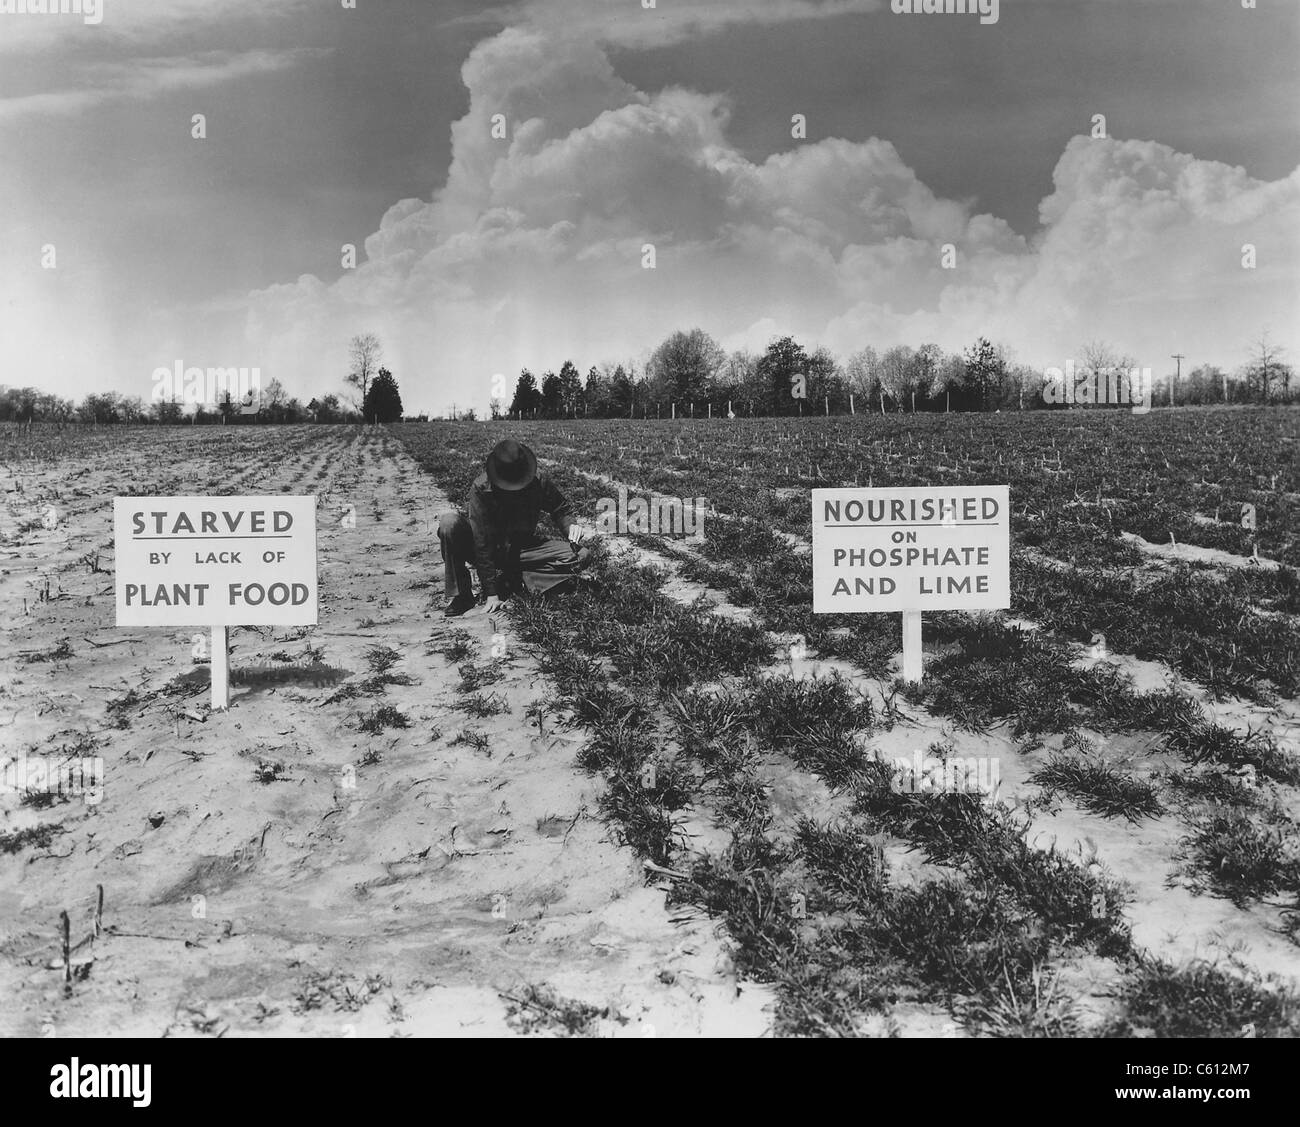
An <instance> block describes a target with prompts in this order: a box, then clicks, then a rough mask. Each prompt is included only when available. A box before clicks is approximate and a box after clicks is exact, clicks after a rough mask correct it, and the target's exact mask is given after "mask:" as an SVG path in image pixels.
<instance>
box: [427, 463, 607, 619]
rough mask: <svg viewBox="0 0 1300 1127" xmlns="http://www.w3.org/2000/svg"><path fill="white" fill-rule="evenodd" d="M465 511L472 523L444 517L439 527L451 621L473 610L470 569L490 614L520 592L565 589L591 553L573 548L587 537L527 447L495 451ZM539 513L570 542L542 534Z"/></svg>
mask: <svg viewBox="0 0 1300 1127" xmlns="http://www.w3.org/2000/svg"><path fill="white" fill-rule="evenodd" d="M468 508H469V515H468V516H466V514H464V513H461V512H450V513H443V515H442V517H441V518H440V519H439V521H438V540H439V541H440V542H441V544H442V562H443V569H444V575H445V579H446V590H447V598H448V600H449V601H448V603H447V607H446V610H445V611H444V613H445V614H446V615H447V617H448V618H455V617H456V616H458V615H462V614H464V613H465V612H466V611H467V610H469V609H470V608H471V607H473V606H474V602H475V600H474V594H473V591H472V589H471V587H470V577H469V564H470V562H471V561H472V562H473V564H474V569H475V570H476V571H477V572H478V578H479V587H480V589H481V591H482V594H483V596H484V597H485V598H486V600H487V609H488V610H489V611H492V610H495V609H496V608H498V607H499V606H500V605H501V603H502V602H504V601H505V600H506V599H508V598H509V597H510V596H511V595H512V594H514V593H515V592H517V591H520V590H524V589H526V590H529V591H533V592H537V593H540V592H543V591H549V590H551V589H552V588H554V587H558V586H560V585H561V584H564V583H568V582H570V581H571V580H572V579H573V577H574V575H575V574H576V573H577V569H578V568H579V567H580V566H581V564H582V561H583V557H584V556H585V554H586V553H585V552H582V553H579V552H577V551H575V549H574V546H573V545H574V544H576V543H577V542H578V541H580V540H582V539H583V530H582V529H581V527H579V526H578V525H575V524H574V523H573V507H572V506H571V505H570V504H569V502H568V501H567V500H566V499H565V497H564V494H562V493H561V492H560V491H559V490H558V489H557V488H556V487H555V485H554V484H553V483H552V482H551V481H550V480H549V479H548V478H547V477H546V475H545V474H540V473H538V472H537V457H536V455H534V454H533V452H532V451H531V450H529V449H528V447H527V446H524V445H522V444H521V443H518V442H515V441H513V440H512V439H506V440H505V441H504V442H498V443H497V445H496V446H494V447H493V448H492V452H491V453H490V454H489V455H488V456H487V462H486V465H485V467H484V472H483V473H481V474H479V475H478V477H477V478H475V479H474V484H473V485H472V486H470V490H469V505H468ZM542 513H547V514H549V516H550V518H551V520H552V521H553V522H554V524H555V526H556V528H558V529H560V530H561V531H563V532H565V534H566V535H567V536H568V539H567V540H561V539H557V538H550V537H546V536H542V535H540V534H539V533H538V530H537V522H538V519H539V518H540V516H541V514H542Z"/></svg>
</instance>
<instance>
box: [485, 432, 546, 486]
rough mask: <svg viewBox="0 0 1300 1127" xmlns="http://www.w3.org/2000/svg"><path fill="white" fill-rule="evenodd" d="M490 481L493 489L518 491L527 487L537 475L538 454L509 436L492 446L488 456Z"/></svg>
mask: <svg viewBox="0 0 1300 1127" xmlns="http://www.w3.org/2000/svg"><path fill="white" fill-rule="evenodd" d="M487 475H488V481H490V482H491V483H492V488H493V489H502V490H505V491H506V492H507V493H517V492H518V491H519V490H520V489H527V488H528V487H529V486H530V485H531V484H532V483H533V479H534V478H535V477H536V476H537V455H536V454H534V453H533V452H532V451H531V450H529V449H528V447H527V446H524V445H523V444H522V443H519V442H516V441H515V440H514V439H513V438H507V439H505V440H504V441H502V442H498V443H497V444H496V445H495V446H494V447H492V453H490V454H489V455H488V456H487Z"/></svg>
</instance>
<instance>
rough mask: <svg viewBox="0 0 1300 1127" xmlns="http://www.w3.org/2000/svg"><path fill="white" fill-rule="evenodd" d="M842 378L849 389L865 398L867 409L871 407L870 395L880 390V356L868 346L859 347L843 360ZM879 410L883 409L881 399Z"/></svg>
mask: <svg viewBox="0 0 1300 1127" xmlns="http://www.w3.org/2000/svg"><path fill="white" fill-rule="evenodd" d="M844 378H845V379H846V380H847V381H848V385H849V391H851V392H852V393H853V394H854V395H860V396H861V397H862V398H863V399H865V400H867V409H868V410H870V408H871V403H870V400H871V397H872V396H873V395H875V394H876V393H877V392H878V391H879V390H880V357H879V356H877V355H876V350H875V349H874V348H871V347H870V346H868V347H866V348H862V349H859V350H858V351H857V352H855V353H854V354H853V355H852V356H850V357H849V358H848V360H846V361H845V362H844ZM881 410H882V411H883V410H884V406H883V400H882V405H881Z"/></svg>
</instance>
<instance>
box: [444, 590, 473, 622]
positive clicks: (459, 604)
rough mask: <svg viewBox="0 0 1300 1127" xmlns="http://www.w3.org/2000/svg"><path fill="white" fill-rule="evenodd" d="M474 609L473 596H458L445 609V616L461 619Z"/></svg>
mask: <svg viewBox="0 0 1300 1127" xmlns="http://www.w3.org/2000/svg"><path fill="white" fill-rule="evenodd" d="M473 608H474V596H473V595H457V596H456V597H455V598H454V599H452V600H451V602H449V603H448V604H447V605H446V607H444V608H443V612H442V613H443V616H444V617H446V618H459V617H460V616H461V615H462V614H464V613H465V612H466V611H468V610H472V609H473Z"/></svg>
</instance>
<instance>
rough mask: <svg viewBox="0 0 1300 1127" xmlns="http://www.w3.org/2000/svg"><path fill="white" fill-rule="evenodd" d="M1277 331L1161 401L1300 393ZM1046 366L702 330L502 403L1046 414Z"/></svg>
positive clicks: (1265, 399) (1111, 358)
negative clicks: (641, 361) (753, 346)
mask: <svg viewBox="0 0 1300 1127" xmlns="http://www.w3.org/2000/svg"><path fill="white" fill-rule="evenodd" d="M1281 352H1282V350H1281V349H1280V348H1278V347H1277V346H1275V345H1273V344H1271V343H1270V342H1269V340H1268V337H1267V334H1266V333H1265V334H1262V335H1261V337H1260V340H1259V342H1258V343H1257V344H1255V345H1254V346H1253V348H1252V352H1251V356H1250V358H1249V359H1248V360H1247V362H1246V363H1245V364H1243V365H1242V366H1241V367H1240V368H1239V369H1238V370H1237V371H1235V372H1232V373H1228V372H1225V371H1224V370H1222V369H1220V368H1217V367H1215V366H1213V365H1208V364H1205V365H1201V366H1200V367H1197V368H1194V369H1192V370H1191V371H1190V372H1188V373H1187V374H1185V375H1183V376H1182V378H1178V377H1177V376H1176V375H1175V374H1173V373H1170V374H1166V375H1163V376H1158V377H1153V379H1152V381H1151V399H1152V403H1153V405H1155V406H1165V405H1171V404H1172V405H1175V406H1199V405H1209V404H1215V403H1271V402H1285V401H1291V400H1293V399H1295V398H1296V396H1297V392H1300V387H1293V380H1292V376H1293V372H1292V369H1291V367H1290V365H1288V364H1286V363H1284V362H1283V361H1282V359H1281ZM1076 365H1077V366H1078V367H1080V368H1082V367H1085V366H1086V367H1087V368H1089V369H1091V370H1092V371H1094V372H1096V371H1101V372H1108V371H1120V372H1127V371H1129V370H1132V369H1137V368H1139V367H1140V365H1138V363H1137V361H1135V360H1134V359H1132V358H1131V357H1129V356H1125V355H1124V354H1122V353H1121V352H1119V351H1118V350H1116V349H1115V348H1113V347H1112V346H1110V345H1108V344H1106V343H1104V342H1099V341H1094V342H1091V343H1089V344H1086V345H1085V346H1084V347H1083V348H1082V349H1081V351H1080V354H1079V357H1078V358H1077V360H1076ZM1047 383H1048V378H1047V376H1046V375H1045V373H1044V372H1043V371H1041V370H1039V369H1036V368H1032V367H1030V366H1028V365H1026V364H1019V363H1016V362H1015V359H1014V357H1013V355H1012V354H1011V352H1010V350H1009V349H1008V348H1007V347H1006V346H1005V345H1001V344H995V343H993V342H991V341H989V340H988V339H986V338H984V337H981V338H980V339H979V340H977V341H976V342H975V343H974V344H972V345H971V346H970V347H969V348H967V349H965V350H964V351H963V352H961V353H946V352H944V351H943V349H941V348H939V346H938V345H935V344H922V345H921V346H920V347H919V348H912V347H910V346H908V345H898V346H896V347H894V348H890V349H888V350H886V351H885V352H883V353H881V352H877V351H876V350H875V349H874V348H870V347H868V348H863V349H860V350H859V351H857V352H855V353H853V355H851V356H849V357H848V358H847V359H845V360H843V361H840V360H837V359H836V358H835V357H834V356H832V355H831V353H830V352H829V351H828V350H826V349H825V348H818V349H814V350H813V351H811V352H810V351H808V350H807V349H805V348H804V346H803V345H801V344H800V343H799V342H798V341H796V340H795V339H794V338H793V337H789V336H785V337H780V338H779V339H776V340H773V341H772V342H771V343H770V344H769V345H768V346H767V348H766V349H765V350H764V351H763V352H762V353H760V354H755V353H752V352H748V351H745V350H739V351H735V352H731V353H728V352H725V351H724V350H723V349H722V348H721V347H720V346H719V345H718V343H717V342H716V341H715V340H714V339H713V338H712V337H711V336H709V334H708V333H706V332H704V331H703V330H702V329H691V330H689V331H678V332H674V333H672V334H671V335H670V336H669V337H667V339H665V340H664V341H663V342H662V343H661V344H660V345H659V346H658V347H657V348H656V349H655V350H654V351H653V352H652V353H651V355H650V358H649V360H648V361H646V363H645V366H644V368H643V369H642V370H641V371H638V370H637V368H636V365H635V364H633V363H625V364H624V363H619V364H611V363H605V364H600V365H593V366H592V367H591V368H590V369H588V371H587V375H586V377H585V379H584V378H583V377H582V376H581V375H580V374H579V371H578V368H577V366H576V365H575V364H574V363H573V362H572V361H570V360H566V361H565V362H564V364H563V365H562V366H561V368H560V370H559V372H544V373H543V374H542V375H541V377H540V379H539V377H538V376H536V375H535V374H534V373H533V372H531V371H530V370H529V369H527V368H525V369H524V370H523V371H522V372H520V374H519V377H518V379H517V381H516V383H515V389H514V396H513V398H512V399H511V401H510V402H509V404H506V403H505V402H504V401H503V400H502V399H493V400H492V402H491V404H490V408H491V413H492V417H493V418H500V417H502V416H503V415H507V416H510V417H512V418H575V417H591V418H614V417H623V418H627V417H633V418H643V417H657V418H668V417H670V416H671V417H677V416H691V417H698V416H704V415H708V416H721V415H726V414H727V413H728V412H731V413H733V414H736V415H807V414H817V415H820V414H845V413H848V412H849V411H853V412H854V413H861V412H868V411H879V412H881V413H886V412H891V411H1000V410H1040V409H1053V408H1058V407H1060V406H1062V405H1061V404H1059V403H1057V402H1054V401H1053V398H1054V397H1053V396H1052V395H1050V394H1044V388H1045V386H1046V385H1047Z"/></svg>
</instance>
